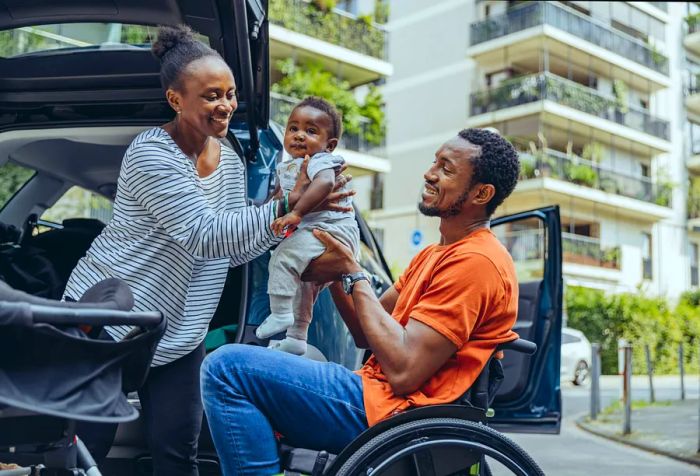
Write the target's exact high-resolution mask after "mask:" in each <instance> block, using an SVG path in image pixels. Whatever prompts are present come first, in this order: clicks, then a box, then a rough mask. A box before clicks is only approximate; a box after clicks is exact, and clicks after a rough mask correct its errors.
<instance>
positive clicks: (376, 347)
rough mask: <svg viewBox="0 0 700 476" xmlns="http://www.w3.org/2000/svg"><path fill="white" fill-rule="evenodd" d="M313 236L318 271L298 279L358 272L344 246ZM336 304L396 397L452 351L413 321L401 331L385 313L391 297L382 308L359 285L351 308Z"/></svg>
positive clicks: (369, 290) (321, 278) (443, 340)
mask: <svg viewBox="0 0 700 476" xmlns="http://www.w3.org/2000/svg"><path fill="white" fill-rule="evenodd" d="M314 235H315V236H316V238H318V239H319V240H320V241H321V242H322V243H323V244H324V245H325V246H326V253H324V255H322V257H323V266H318V267H314V269H313V270H312V271H311V272H309V273H308V274H306V276H303V278H306V279H313V280H315V281H319V282H324V281H325V282H328V281H336V280H337V279H338V278H339V276H340V274H347V273H354V272H358V271H362V268H361V267H360V266H359V265H358V264H357V262H356V261H355V259H354V257H353V255H352V253H351V252H350V250H349V249H348V248H347V247H346V246H343V245H342V244H341V243H340V242H339V241H338V240H336V239H335V238H333V237H332V236H330V235H329V234H328V233H326V232H323V231H320V230H314ZM318 260H321V258H318ZM317 264H319V263H317ZM335 286H336V289H335V292H336V293H338V289H337V284H336V285H335ZM341 292H342V291H341ZM394 292H395V290H394ZM391 301H393V303H392V302H391ZM339 302H340V306H339V309H341V308H344V309H342V310H341V312H345V313H346V314H347V315H348V316H350V317H351V319H349V320H346V322H347V323H348V328H349V329H350V332H351V333H353V337H355V339H356V341H357V340H359V341H363V340H364V342H362V343H366V344H368V345H369V348H370V349H371V350H372V352H373V353H374V355H375V357H376V358H377V360H378V361H379V364H380V365H381V366H382V370H383V372H384V374H385V375H386V377H387V380H388V381H389V385H391V388H392V391H393V392H394V393H395V394H396V395H406V394H409V393H412V392H415V391H416V390H418V389H419V388H420V387H421V385H423V383H425V381H426V380H428V379H429V378H430V377H431V376H432V375H434V374H435V372H437V370H438V369H440V367H442V366H443V365H444V364H445V362H447V360H448V359H449V358H450V357H451V356H452V355H453V354H454V353H455V352H456V351H457V346H456V345H455V344H454V343H453V342H452V341H451V340H449V339H448V338H447V337H445V336H443V335H442V334H440V333H439V332H437V331H436V330H434V329H433V328H431V327H430V326H427V325H425V324H423V323H421V322H419V321H417V320H415V319H409V321H408V324H407V325H406V327H403V326H402V325H401V324H399V323H398V322H397V321H396V320H394V318H393V317H391V314H389V313H388V312H387V309H386V308H385V307H384V304H386V305H387V306H389V307H391V309H392V310H393V306H394V305H395V303H396V297H393V296H392V295H389V296H388V297H387V301H386V303H382V302H380V301H379V299H377V297H376V296H375V295H374V292H373V290H372V287H371V286H370V284H369V283H368V282H366V281H364V280H362V281H358V282H357V283H356V284H355V286H354V288H353V293H352V301H351V302H352V308H350V306H349V304H348V300H342V301H336V304H338V303H339ZM352 317H354V319H352ZM344 319H345V316H344Z"/></svg>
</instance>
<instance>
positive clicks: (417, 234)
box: [411, 230, 423, 246]
mask: <svg viewBox="0 0 700 476" xmlns="http://www.w3.org/2000/svg"><path fill="white" fill-rule="evenodd" d="M422 242H423V232H421V231H420V230H413V233H411V243H412V244H413V246H420V244H421V243H422Z"/></svg>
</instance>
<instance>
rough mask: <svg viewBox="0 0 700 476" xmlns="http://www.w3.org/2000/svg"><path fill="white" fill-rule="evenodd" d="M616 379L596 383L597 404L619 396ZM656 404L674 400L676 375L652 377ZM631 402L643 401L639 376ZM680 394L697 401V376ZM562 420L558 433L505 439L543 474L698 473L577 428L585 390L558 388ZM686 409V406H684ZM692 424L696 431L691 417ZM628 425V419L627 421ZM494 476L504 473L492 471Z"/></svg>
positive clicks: (586, 394)
mask: <svg viewBox="0 0 700 476" xmlns="http://www.w3.org/2000/svg"><path fill="white" fill-rule="evenodd" d="M619 389H620V379H619V378H618V377H607V376H606V377H604V378H603V379H602V382H601V395H602V404H603V406H607V405H609V404H610V403H612V402H613V401H614V400H616V399H618V398H619V396H620V390H619ZM655 390H656V398H657V399H658V400H670V399H678V398H679V396H680V383H679V379H678V378H677V377H656V379H655ZM632 395H633V398H634V399H636V400H642V399H645V398H648V384H647V383H646V380H645V379H644V378H637V377H635V379H634V380H633V382H632ZM686 395H687V397H688V398H694V399H697V398H698V377H697V376H693V377H687V378H686ZM563 405H564V419H563V424H562V431H561V434H560V435H558V436H552V435H515V434H511V435H509V436H511V437H512V438H513V439H514V440H515V441H517V442H518V443H519V444H520V445H521V446H522V447H523V448H525V449H526V450H527V451H528V452H529V453H530V454H531V455H532V456H533V457H534V459H535V460H536V461H537V462H538V463H539V464H540V466H541V467H542V469H543V470H544V471H545V473H546V474H547V475H555V476H558V475H565V476H584V475H586V476H589V475H591V474H598V475H601V476H603V475H606V476H607V475H631V476H685V475H700V468H699V467H697V466H693V465H689V464H685V463H681V462H679V461H676V460H673V459H670V458H667V457H665V456H659V455H656V454H652V453H650V452H647V451H643V450H639V449H636V448H632V447H630V446H626V445H622V444H620V443H615V442H612V441H609V440H606V439H604V438H601V437H598V436H594V435H591V434H590V433H587V432H585V431H583V430H581V429H579V428H578V427H577V426H576V424H575V420H576V418H577V417H580V416H582V415H583V414H584V412H587V411H588V409H589V408H590V407H589V405H590V388H588V387H574V386H572V385H569V384H565V385H564V386H563ZM689 405H691V406H692V404H689ZM695 415H696V419H695V420H694V425H695V426H696V427H697V423H698V421H697V413H695ZM632 424H633V425H634V420H633V421H632ZM494 473H495V474H509V473H507V472H504V471H502V470H501V471H499V470H498V469H495V470H494Z"/></svg>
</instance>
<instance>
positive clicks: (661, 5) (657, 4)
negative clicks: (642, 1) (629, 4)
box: [649, 2, 668, 12]
mask: <svg viewBox="0 0 700 476" xmlns="http://www.w3.org/2000/svg"><path fill="white" fill-rule="evenodd" d="M649 3H650V4H651V5H654V6H655V7H656V8H658V9H659V10H662V11H664V12H668V2H649Z"/></svg>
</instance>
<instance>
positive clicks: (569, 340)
mask: <svg viewBox="0 0 700 476" xmlns="http://www.w3.org/2000/svg"><path fill="white" fill-rule="evenodd" d="M575 342H581V339H580V338H578V337H576V336H574V335H571V334H567V333H565V332H562V334H561V343H562V344H573V343H575Z"/></svg>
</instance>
